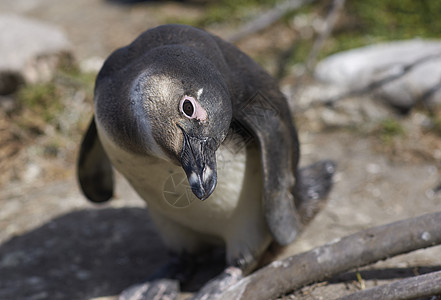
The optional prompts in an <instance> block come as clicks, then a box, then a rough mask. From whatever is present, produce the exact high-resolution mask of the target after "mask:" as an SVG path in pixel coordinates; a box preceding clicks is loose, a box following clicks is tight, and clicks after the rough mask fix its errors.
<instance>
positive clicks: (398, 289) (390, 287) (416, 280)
mask: <svg viewBox="0 0 441 300" xmlns="http://www.w3.org/2000/svg"><path fill="white" fill-rule="evenodd" d="M435 294H441V271H438V272H432V273H429V274H424V275H419V276H415V277H411V278H406V279H402V280H399V281H395V282H392V283H390V284H385V285H380V286H377V287H374V288H370V289H367V290H363V291H359V292H356V293H353V294H351V295H348V296H345V297H342V298H340V299H339V300H377V299H378V300H394V299H415V298H420V297H427V296H431V295H435Z"/></svg>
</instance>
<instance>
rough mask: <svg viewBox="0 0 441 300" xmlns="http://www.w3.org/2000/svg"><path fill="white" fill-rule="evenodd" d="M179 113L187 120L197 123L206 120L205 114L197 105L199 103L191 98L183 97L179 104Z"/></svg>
mask: <svg viewBox="0 0 441 300" xmlns="http://www.w3.org/2000/svg"><path fill="white" fill-rule="evenodd" d="M179 111H180V112H181V113H183V114H184V116H186V117H187V118H189V119H196V120H199V121H205V120H206V119H207V112H206V111H205V109H204V108H203V107H202V106H201V105H200V104H199V102H198V101H197V100H196V99H195V98H193V97H191V96H187V95H185V96H184V97H183V98H182V99H181V101H180V102H179Z"/></svg>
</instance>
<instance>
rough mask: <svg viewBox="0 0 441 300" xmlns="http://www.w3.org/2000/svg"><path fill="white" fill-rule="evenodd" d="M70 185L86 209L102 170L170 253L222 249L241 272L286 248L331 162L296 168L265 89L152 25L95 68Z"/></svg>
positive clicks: (185, 38) (295, 155)
mask: <svg viewBox="0 0 441 300" xmlns="http://www.w3.org/2000/svg"><path fill="white" fill-rule="evenodd" d="M94 101H95V102H94V103H95V114H94V117H93V119H92V122H91V124H90V127H89V129H88V131H87V133H86V135H85V137H84V140H83V143H82V145H81V149H80V156H79V163H78V177H79V182H80V185H81V188H82V190H83V192H84V194H85V195H86V196H87V197H88V198H89V199H90V200H91V201H94V202H102V201H106V200H108V199H110V198H111V197H112V195H113V174H112V166H113V167H115V168H116V169H117V170H118V171H119V172H120V173H121V174H122V175H124V176H125V177H126V178H127V180H128V182H129V183H130V184H131V186H132V187H133V188H134V189H135V190H136V192H137V193H138V194H139V195H140V196H141V198H143V199H144V200H145V201H146V202H147V204H148V210H149V214H150V216H151V218H152V220H153V221H154V223H155V225H156V228H157V230H158V231H159V233H160V235H161V237H162V238H163V240H164V242H165V244H166V246H167V247H168V248H169V249H170V250H171V251H172V252H174V253H177V254H182V253H190V254H192V253H198V251H201V250H203V249H204V248H206V247H207V246H210V245H225V248H226V261H227V264H228V265H230V266H235V267H238V268H239V269H240V270H242V271H243V272H244V274H246V273H248V272H250V271H251V270H252V269H253V268H255V266H256V264H257V262H258V261H259V258H260V257H261V256H262V254H263V253H264V251H265V250H266V249H267V248H268V246H269V245H270V243H271V242H273V241H275V242H277V243H278V244H280V245H287V244H289V243H291V242H292V241H294V239H295V238H296V236H297V234H298V232H299V230H301V228H302V226H303V225H304V223H306V222H307V221H308V220H309V219H311V218H312V217H313V216H314V215H315V213H316V212H317V210H318V209H319V203H321V202H323V201H322V200H323V199H325V198H326V196H327V194H328V192H329V190H330V188H331V181H332V175H333V173H334V169H335V166H334V163H332V162H330V161H324V162H319V163H317V164H315V165H312V166H310V167H307V168H305V169H298V160H299V142H298V138H297V133H296V130H295V127H294V125H293V119H292V116H291V114H290V111H289V108H288V104H287V100H286V99H285V97H284V96H283V94H282V93H281V92H280V90H279V88H278V86H277V83H276V81H275V80H274V79H273V78H272V77H271V76H270V75H269V74H268V73H266V72H265V71H264V70H263V69H262V68H261V67H260V66H258V65H257V64H256V63H255V62H254V61H253V60H252V59H250V58H249V57H248V56H247V55H245V54H244V53H243V52H241V51H240V50H239V49H237V48H236V47H235V46H233V45H231V44H229V43H227V42H225V41H223V40H222V39H220V38H218V37H216V36H214V35H211V34H209V33H207V32H205V31H203V30H200V29H196V28H193V27H190V26H184V25H164V26H159V27H156V28H153V29H150V30H147V31H145V32H144V33H142V34H141V35H140V36H139V37H138V38H137V39H136V40H135V41H134V42H132V43H131V44H130V45H128V46H126V47H123V48H120V49H118V50H116V51H115V52H114V53H112V54H111V55H110V57H109V58H108V59H107V60H106V62H105V63H104V66H103V67H102V69H101V71H100V72H99V74H98V77H97V80H96V86H95V98H94Z"/></svg>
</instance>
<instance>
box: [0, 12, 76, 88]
mask: <svg viewBox="0 0 441 300" xmlns="http://www.w3.org/2000/svg"><path fill="white" fill-rule="evenodd" d="M70 49H71V46H70V43H69V41H68V39H67V38H66V36H65V35H64V34H63V32H62V31H61V30H59V29H58V28H57V27H54V26H52V25H49V24H45V23H42V22H40V21H36V20H30V19H27V18H23V17H20V16H17V15H13V14H0V57H1V58H2V59H0V80H1V79H2V78H6V79H8V78H9V79H10V78H11V76H16V77H17V78H20V79H22V80H23V81H25V82H37V81H40V80H48V79H49V78H50V76H51V75H52V72H53V70H54V68H55V67H56V65H57V63H58V55H60V54H67V53H70ZM8 84H9V85H8ZM10 84H14V82H9V83H4V82H0V87H2V89H3V90H6V92H10V91H11V90H12V91H13V87H11V86H10ZM1 93H2V91H1V90H0V94H1Z"/></svg>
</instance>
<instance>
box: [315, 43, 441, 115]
mask: <svg viewBox="0 0 441 300" xmlns="http://www.w3.org/2000/svg"><path fill="white" fill-rule="evenodd" d="M416 62H419V63H418V64H416V65H415V66H414V67H413V68H411V69H410V70H408V72H404V70H405V67H406V66H409V65H411V64H414V63H416ZM404 73H405V74H404ZM402 74H404V75H403V76H400V77H399V78H398V79H396V80H393V81H390V82H389V83H386V84H384V85H382V86H381V88H380V89H378V90H377V91H376V92H377V94H378V95H380V96H382V97H383V98H384V99H386V100H388V102H389V103H390V104H392V105H394V106H397V107H401V108H410V107H412V106H413V105H414V104H415V103H416V102H417V101H418V100H424V101H426V103H428V104H432V103H441V91H440V89H439V87H440V86H441V41H435V40H419V39H415V40H406V41H396V42H390V43H384V44H377V45H372V46H367V47H363V48H358V49H353V50H349V51H345V52H341V53H338V54H334V55H331V56H329V57H328V58H326V59H324V60H323V61H321V62H320V63H319V64H318V65H317V68H316V71H315V77H316V78H317V79H318V80H320V81H322V82H325V83H327V84H333V85H338V86H342V87H344V88H346V89H349V90H353V89H360V88H363V87H366V86H368V85H369V84H370V83H372V82H375V81H378V80H381V79H384V78H387V77H390V76H395V75H402Z"/></svg>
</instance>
